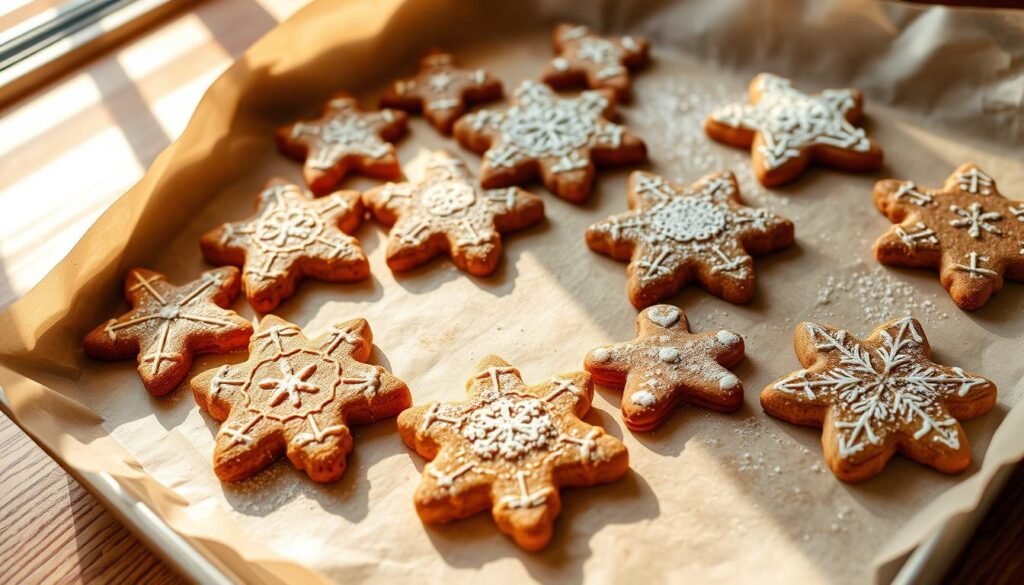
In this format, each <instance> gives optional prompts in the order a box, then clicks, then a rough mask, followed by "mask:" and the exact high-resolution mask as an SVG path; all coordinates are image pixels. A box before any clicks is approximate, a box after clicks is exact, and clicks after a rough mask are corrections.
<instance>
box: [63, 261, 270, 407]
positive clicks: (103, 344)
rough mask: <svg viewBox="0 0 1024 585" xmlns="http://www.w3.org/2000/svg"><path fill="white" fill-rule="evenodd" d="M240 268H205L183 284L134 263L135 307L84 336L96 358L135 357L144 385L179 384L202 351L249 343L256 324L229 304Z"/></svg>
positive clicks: (130, 288) (162, 388)
mask: <svg viewBox="0 0 1024 585" xmlns="http://www.w3.org/2000/svg"><path fill="white" fill-rule="evenodd" d="M238 289H239V278H238V269H237V268H231V267H227V268H217V269H214V270H207V271H206V272H204V273H203V275H202V276H201V277H199V279H198V280H194V281H192V282H190V283H188V284H186V285H183V286H176V285H173V284H171V283H169V282H167V279H166V278H165V277H164V275H163V274H160V273H159V272H153V271H152V270H146V269H144V268H133V269H131V270H129V271H128V277H127V278H125V281H124V295H125V297H126V298H127V299H128V304H130V305H131V307H132V310H130V311H128V312H127V313H125V314H124V315H122V316H120V317H118V318H116V319H110V320H109V321H107V322H106V323H104V324H102V325H100V326H99V327H97V328H95V329H93V330H92V331H91V332H89V334H88V335H86V336H85V341H84V342H83V346H84V348H85V353H86V354H87V355H88V356H89V357H92V358H96V359H103V360H123V359H128V358H132V357H137V359H138V362H139V377H141V378H142V385H143V386H145V387H146V390H148V391H149V393H150V394H152V395H153V396H163V395H164V394H167V393H168V392H170V391H171V390H174V389H175V388H177V387H178V384H180V383H181V381H182V380H184V379H185V377H186V376H188V373H189V370H190V369H191V368H192V356H194V355H195V354H199V353H227V352H230V351H235V350H238V349H242V348H243V347H245V344H246V342H247V341H248V340H249V336H250V335H252V324H250V323H249V321H247V320H245V319H243V318H242V317H240V316H239V315H238V314H237V313H235V312H234V311H230V310H228V309H227V308H225V307H227V306H229V305H230V304H231V302H232V301H234V300H235V297H237V296H238Z"/></svg>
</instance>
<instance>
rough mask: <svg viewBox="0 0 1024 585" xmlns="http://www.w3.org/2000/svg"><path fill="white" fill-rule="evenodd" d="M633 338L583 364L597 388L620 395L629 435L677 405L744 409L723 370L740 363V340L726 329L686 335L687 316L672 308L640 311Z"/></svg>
mask: <svg viewBox="0 0 1024 585" xmlns="http://www.w3.org/2000/svg"><path fill="white" fill-rule="evenodd" d="M636 332H637V337H636V339H634V340H633V341H627V342H625V343H616V344H614V345H609V346H604V347H598V348H596V349H594V350H592V351H591V352H590V353H588V354H587V357H586V359H585V360H584V362H583V367H584V368H586V370H587V371H588V372H590V374H591V375H592V376H593V377H594V381H595V382H596V383H597V384H600V385H601V386H607V387H609V388H615V389H617V390H623V391H624V393H623V396H622V419H623V420H624V421H625V423H626V426H627V427H629V428H630V429H631V430H634V431H650V430H653V429H654V428H655V427H657V426H658V425H660V424H661V423H663V422H664V421H665V419H667V418H668V417H669V415H670V414H672V411H673V410H675V408H676V406H677V405H678V404H679V403H680V402H687V403H690V404H693V405H695V406H702V407H704V408H710V409H711V410H716V411H718V412H734V411H736V410H739V408H740V407H741V406H743V384H742V383H741V382H740V379H739V378H737V377H736V376H735V375H734V374H733V373H732V372H730V371H729V370H728V369H727V368H733V367H736V366H738V365H739V364H740V362H742V361H743V357H744V352H743V338H742V337H740V336H739V335H737V334H735V333H733V332H732V331H726V330H725V329H721V330H719V331H717V332H713V333H712V332H707V333H690V324H689V323H688V322H687V320H686V314H685V313H683V312H682V311H681V310H679V309H678V308H676V307H673V306H672V305H656V306H654V307H650V308H648V309H644V311H643V312H641V313H640V315H638V316H637V318H636Z"/></svg>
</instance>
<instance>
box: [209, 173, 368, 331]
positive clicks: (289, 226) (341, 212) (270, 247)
mask: <svg viewBox="0 0 1024 585" xmlns="http://www.w3.org/2000/svg"><path fill="white" fill-rule="evenodd" d="M362 214H363V205H362V201H361V198H360V195H359V193H357V192H355V191H339V192H336V193H333V194H331V195H328V196H326V197H321V198H319V199H312V198H310V197H308V196H307V195H305V194H304V193H303V192H302V190H301V189H300V188H299V187H297V186H295V185H290V184H287V183H285V182H283V181H279V180H274V181H271V183H270V184H269V185H268V186H267V187H266V189H264V191H263V192H262V193H261V194H260V196H259V199H258V209H257V214H256V216H255V217H253V218H251V219H249V220H247V221H243V222H236V223H226V224H224V225H222V226H221V227H219V228H217V229H215V230H213V231H211V232H209V233H207V234H206V235H205V236H203V238H202V240H201V241H200V244H201V246H202V250H203V253H204V255H206V257H207V259H208V260H210V261H211V262H214V263H218V264H238V265H241V266H242V267H243V268H242V284H243V286H244V288H245V292H246V295H247V296H248V297H249V301H250V303H252V305H253V307H254V308H256V309H257V310H258V311H261V312H264V313H265V312H269V311H271V310H273V309H274V307H276V306H277V305H278V303H280V302H281V299H283V298H284V297H287V296H290V295H291V294H292V292H293V291H294V288H295V283H296V282H297V280H298V279H299V278H301V277H302V276H304V275H309V276H314V277H317V278H321V279H324V280H332V281H339V282H348V281H355V280H361V279H363V278H366V277H367V276H368V275H369V264H368V263H367V260H366V255H365V254H364V253H363V249H362V247H361V246H360V245H359V242H358V241H357V240H356V239H355V238H353V237H352V236H349V235H348V234H347V233H345V232H347V231H353V230H355V228H356V227H358V225H359V222H360V221H361V219H362Z"/></svg>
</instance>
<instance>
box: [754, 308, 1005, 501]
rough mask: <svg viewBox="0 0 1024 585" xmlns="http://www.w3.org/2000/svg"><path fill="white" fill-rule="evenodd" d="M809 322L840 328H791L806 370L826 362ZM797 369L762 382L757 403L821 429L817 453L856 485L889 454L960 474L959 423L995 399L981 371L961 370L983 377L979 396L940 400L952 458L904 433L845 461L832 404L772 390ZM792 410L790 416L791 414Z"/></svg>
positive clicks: (966, 453) (965, 451)
mask: <svg viewBox="0 0 1024 585" xmlns="http://www.w3.org/2000/svg"><path fill="white" fill-rule="evenodd" d="M898 321H900V318H896V319H890V320H888V321H886V322H884V323H882V324H880V325H878V326H877V327H875V328H874V329H873V330H872V332H871V335H869V336H867V337H866V338H864V339H863V340H861V341H874V340H875V339H877V338H878V337H879V335H880V333H881V332H883V331H885V330H886V328H888V327H890V326H891V325H893V324H895V323H897V322H898ZM911 321H912V323H913V325H914V326H915V327H916V328H917V331H918V332H919V333H920V337H921V342H920V344H921V347H922V352H923V354H924V356H925V359H926V360H928V361H929V362H931V354H932V351H931V345H930V344H929V342H928V337H927V334H926V332H925V330H924V327H923V326H921V324H920V322H919V321H918V320H917V319H914V318H911ZM809 325H816V326H819V327H824V328H827V329H831V330H835V331H844V330H842V329H838V328H836V327H833V326H831V325H821V324H817V323H812V322H810V321H803V322H801V323H800V324H798V325H797V326H796V330H795V332H794V339H793V345H794V350H795V353H796V355H797V359H798V361H799V362H800V366H801V369H805V370H810V369H813V368H815V367H817V366H819V365H822V364H823V363H825V362H826V360H824V359H823V358H822V356H821V354H819V353H818V352H816V351H815V346H814V341H813V339H811V336H810V334H809V332H808V326H809ZM848 333H849V332H848ZM851 335H852V334H851ZM932 363H934V362H932ZM937 365H941V364H937ZM797 371H799V370H794V371H793V372H791V373H790V374H787V375H786V376H783V377H780V378H777V379H775V380H774V381H772V382H770V383H769V384H768V385H766V386H765V387H764V388H763V389H762V390H761V395H760V402H761V407H762V408H763V409H764V411H765V412H766V413H767V414H768V415H769V416H772V417H773V418H777V419H779V420H783V421H785V422H788V423H790V424H795V425H800V426H807V427H814V428H820V429H821V430H822V433H821V446H822V455H823V459H824V460H825V463H826V465H828V467H829V469H830V470H831V471H832V473H833V474H834V475H835V476H836V478H838V479H839V480H841V481H843V482H845V483H851V484H855V483H861V482H864V481H867V480H869V479H872V478H873V477H875V476H877V475H879V474H880V473H881V472H882V471H883V470H884V469H885V467H886V465H887V464H888V462H889V460H890V459H892V457H893V455H896V454H897V453H898V454H900V455H902V456H903V457H904V458H906V459H908V460H910V461H911V462H913V463H916V464H918V465H922V466H925V467H928V468H931V469H935V470H936V471H939V472H941V473H945V474H950V475H953V474H958V473H963V472H964V471H966V470H967V468H969V467H970V465H971V462H972V461H973V458H972V454H971V447H970V440H969V437H968V436H967V432H966V430H965V429H964V428H963V425H962V424H961V423H962V422H963V421H967V420H971V419H974V418H978V417H980V416H983V415H985V414H987V413H988V412H989V411H991V410H992V408H993V407H994V406H995V404H996V399H997V397H998V388H997V386H996V384H995V382H993V381H992V380H990V379H988V378H986V377H985V376H982V375H980V374H977V373H974V372H965V374H966V375H968V376H974V377H977V378H980V379H983V380H985V381H986V387H985V394H984V396H983V397H980V398H974V399H972V400H971V401H970V402H968V403H958V402H957V401H953V400H949V401H947V400H942V401H941V403H942V405H943V406H944V407H945V408H946V410H947V411H948V413H949V415H950V416H951V417H952V418H953V419H954V420H955V421H956V428H957V433H958V439H959V441H960V444H961V448H960V449H959V450H958V451H956V452H954V453H953V455H954V456H955V457H954V458H953V459H952V460H951V461H949V460H948V458H947V459H946V460H943V458H942V457H943V456H942V454H933V452H931V451H929V450H928V449H925V448H920V449H912V448H908V447H907V445H908V444H910V443H911V442H908V441H907V440H906V439H904V438H903V437H900V436H896V437H895V438H893V439H892V440H891V441H889V442H888V443H886V444H885V445H884V447H885V448H884V449H883V450H881V451H879V452H878V453H876V454H874V455H872V456H871V457H867V458H863V459H860V460H858V461H856V462H851V461H850V460H849V459H845V458H843V457H841V456H840V455H839V450H838V441H837V440H836V439H835V437H834V433H835V429H836V426H835V424H834V422H835V421H834V420H833V407H831V406H829V405H824V406H821V405H813V404H804V405H799V407H797V406H794V404H793V403H792V402H791V401H787V400H784V399H783V398H782V396H781V394H780V393H779V392H778V391H776V390H775V385H776V384H778V383H779V382H780V381H782V380H785V379H786V378H788V377H789V376H791V375H792V374H793V373H795V372H797ZM792 411H795V414H791V412H792Z"/></svg>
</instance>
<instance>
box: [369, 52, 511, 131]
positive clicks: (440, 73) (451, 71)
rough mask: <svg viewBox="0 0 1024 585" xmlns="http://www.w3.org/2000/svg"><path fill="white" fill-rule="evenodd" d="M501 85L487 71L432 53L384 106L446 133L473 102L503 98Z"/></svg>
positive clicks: (389, 94)
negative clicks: (417, 117)
mask: <svg viewBox="0 0 1024 585" xmlns="http://www.w3.org/2000/svg"><path fill="white" fill-rule="evenodd" d="M501 94H502V85H501V82H500V81H498V80H497V79H495V78H494V77H493V76H491V75H490V74H489V73H487V72H486V71H484V70H483V69H463V68H461V67H459V66H458V63H457V62H456V60H455V56H454V55H452V54H450V53H444V52H441V51H432V52H430V53H428V54H427V55H426V56H425V57H423V58H422V59H420V66H419V72H418V73H417V74H416V75H415V76H414V77H409V78H405V79H400V80H398V81H396V82H395V83H394V84H392V86H391V87H390V88H389V89H388V90H387V91H386V92H384V95H382V96H381V98H380V100H381V105H384V106H387V107H390V108H398V109H401V110H405V111H408V112H419V111H422V112H423V115H424V116H425V117H426V118H427V120H429V121H430V123H431V124H433V125H434V127H436V128H437V129H438V130H439V131H441V132H442V133H444V134H450V133H451V131H452V125H453V124H454V123H455V120H457V119H458V118H459V117H460V116H462V114H464V113H465V112H466V107H467V105H468V104H471V103H484V102H489V101H493V100H496V99H498V98H500V97H501Z"/></svg>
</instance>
